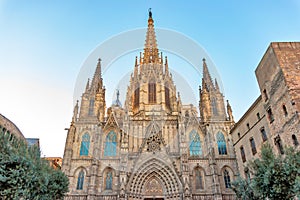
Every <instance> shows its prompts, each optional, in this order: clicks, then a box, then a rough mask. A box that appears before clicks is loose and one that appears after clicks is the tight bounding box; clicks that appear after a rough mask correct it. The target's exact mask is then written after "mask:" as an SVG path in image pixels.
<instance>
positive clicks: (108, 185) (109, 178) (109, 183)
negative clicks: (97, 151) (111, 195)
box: [105, 171, 113, 190]
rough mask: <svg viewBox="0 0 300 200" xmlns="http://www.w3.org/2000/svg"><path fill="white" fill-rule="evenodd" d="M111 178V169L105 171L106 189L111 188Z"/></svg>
mask: <svg viewBox="0 0 300 200" xmlns="http://www.w3.org/2000/svg"><path fill="white" fill-rule="evenodd" d="M112 178H113V177H112V172H111V171H109V172H107V174H106V180H105V189H106V190H112V182H113V180H112Z"/></svg>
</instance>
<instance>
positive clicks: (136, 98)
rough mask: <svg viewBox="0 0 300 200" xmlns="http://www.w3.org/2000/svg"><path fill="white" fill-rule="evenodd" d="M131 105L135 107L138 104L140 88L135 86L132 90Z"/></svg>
mask: <svg viewBox="0 0 300 200" xmlns="http://www.w3.org/2000/svg"><path fill="white" fill-rule="evenodd" d="M133 101H134V102H133V106H134V107H135V108H136V107H138V106H139V103H140V89H139V87H137V88H136V89H135V91H134V100H133Z"/></svg>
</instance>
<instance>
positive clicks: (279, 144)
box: [231, 42, 300, 177]
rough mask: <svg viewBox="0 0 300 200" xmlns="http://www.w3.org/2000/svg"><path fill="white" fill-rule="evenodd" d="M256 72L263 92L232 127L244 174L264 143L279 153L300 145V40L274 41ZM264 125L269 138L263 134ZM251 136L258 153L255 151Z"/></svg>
mask: <svg viewBox="0 0 300 200" xmlns="http://www.w3.org/2000/svg"><path fill="white" fill-rule="evenodd" d="M255 74H256V77H257V81H258V85H259V88H260V92H261V95H260V96H259V97H258V98H257V100H256V101H255V102H254V103H253V104H252V106H251V107H250V108H249V109H248V110H247V112H246V113H245V114H244V115H243V117H242V118H241V119H240V120H239V121H238V122H237V123H236V124H235V126H234V127H233V129H232V130H231V135H232V139H233V143H234V148H235V151H236V156H237V161H238V166H239V172H240V174H241V176H242V177H245V171H244V169H245V166H246V165H247V161H249V160H253V159H254V158H258V157H259V156H260V149H261V146H262V144H263V143H265V142H268V143H269V144H270V145H271V146H272V147H273V149H274V151H273V152H274V153H275V154H284V147H287V146H290V147H295V148H299V137H300V121H299V111H300V42H273V43H271V44H270V46H269V47H268V49H267V51H266V53H265V54H264V56H263V58H262V59H261V61H260V63H259V65H258V67H257V68H256V70H255ZM258 113H259V114H258ZM258 115H259V116H258ZM262 128H264V130H265V132H266V135H267V140H266V141H263V138H262V132H261V130H262ZM251 138H253V140H254V142H255V145H256V149H257V153H252V148H251V144H250V139H251ZM241 147H243V148H244V152H245V158H244V161H243V158H242V154H241ZM245 159H246V160H245Z"/></svg>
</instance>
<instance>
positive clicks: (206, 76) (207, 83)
mask: <svg viewBox="0 0 300 200" xmlns="http://www.w3.org/2000/svg"><path fill="white" fill-rule="evenodd" d="M202 61H203V78H202V89H203V90H204V89H208V90H209V91H210V90H212V89H213V88H214V84H213V82H212V79H211V76H210V73H209V70H208V67H207V64H206V60H205V58H203V59H202ZM205 87H207V88H205Z"/></svg>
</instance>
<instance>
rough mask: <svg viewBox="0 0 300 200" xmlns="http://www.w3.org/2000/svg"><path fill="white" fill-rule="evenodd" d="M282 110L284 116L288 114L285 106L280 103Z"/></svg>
mask: <svg viewBox="0 0 300 200" xmlns="http://www.w3.org/2000/svg"><path fill="white" fill-rule="evenodd" d="M282 110H283V113H284V116H288V112H287V109H286V106H285V105H284V104H283V105H282Z"/></svg>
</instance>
